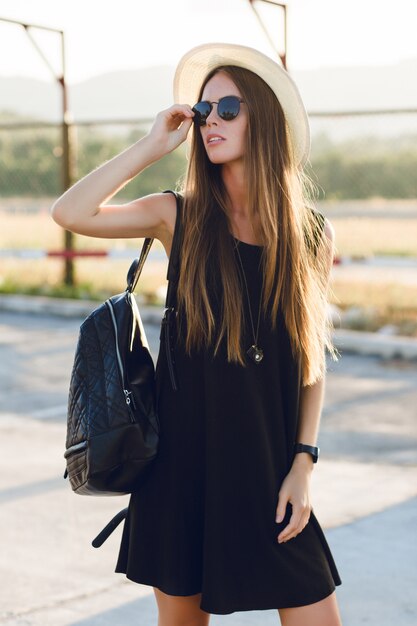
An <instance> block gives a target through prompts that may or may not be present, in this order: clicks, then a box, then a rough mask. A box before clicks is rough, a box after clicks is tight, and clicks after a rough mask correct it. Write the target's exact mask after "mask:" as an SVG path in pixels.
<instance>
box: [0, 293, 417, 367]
mask: <svg viewBox="0 0 417 626" xmlns="http://www.w3.org/2000/svg"><path fill="white" fill-rule="evenodd" d="M100 304H101V302H99V301H96V300H73V299H69V298H50V297H48V296H25V295H15V294H10V295H9V294H0V311H7V312H13V313H33V314H44V315H45V314H48V315H57V316H59V317H65V318H75V319H80V320H83V319H85V318H86V317H87V316H88V315H89V314H90V313H91V312H92V311H93V310H94V309H95V308H96V307H98V306H99V305H100ZM138 304H139V307H140V314H141V318H142V321H143V323H144V324H154V325H156V326H159V325H160V323H161V320H162V317H163V312H164V307H163V306H150V305H145V304H141V303H140V302H139V303H138ZM333 341H334V345H335V347H336V348H337V349H338V350H339V351H340V352H341V353H342V352H352V353H354V354H361V355H364V356H379V357H382V358H384V359H395V358H399V359H404V360H407V361H414V360H415V361H417V339H414V338H412V337H402V336H397V337H396V336H392V335H382V334H379V333H369V332H362V331H358V330H347V329H340V328H339V329H335V330H334V333H333Z"/></svg>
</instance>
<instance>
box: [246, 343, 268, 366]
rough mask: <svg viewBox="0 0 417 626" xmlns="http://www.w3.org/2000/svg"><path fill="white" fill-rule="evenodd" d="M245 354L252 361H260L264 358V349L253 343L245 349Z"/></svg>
mask: <svg viewBox="0 0 417 626" xmlns="http://www.w3.org/2000/svg"><path fill="white" fill-rule="evenodd" d="M246 354H248V355H249V356H250V358H251V359H252V361H255V363H260V362H261V361H262V359H263V358H264V351H263V350H262V349H261V348H258V346H255V345H253V346H251V347H250V348H249V350H247V352H246Z"/></svg>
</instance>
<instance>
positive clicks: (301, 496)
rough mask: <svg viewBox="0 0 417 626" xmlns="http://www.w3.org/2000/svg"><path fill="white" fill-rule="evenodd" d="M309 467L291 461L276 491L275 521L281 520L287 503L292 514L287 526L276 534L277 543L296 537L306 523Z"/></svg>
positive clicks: (308, 511)
mask: <svg viewBox="0 0 417 626" xmlns="http://www.w3.org/2000/svg"><path fill="white" fill-rule="evenodd" d="M311 471H312V470H311V469H309V468H307V467H305V466H304V465H301V464H297V463H293V465H292V467H291V470H290V471H289V472H288V474H287V475H286V477H285V478H284V480H283V482H282V484H281V489H280V490H279V493H278V506H277V510H276V522H277V523H279V522H282V520H283V519H284V516H285V511H286V508H287V503H288V502H290V503H291V505H292V515H291V518H290V520H289V522H288V524H287V526H286V527H285V528H284V529H283V530H282V532H280V534H279V535H278V543H283V542H285V541H288V540H289V539H292V538H293V537H296V536H297V535H298V534H299V533H300V532H301V531H302V530H303V528H304V527H305V526H306V525H307V523H308V520H309V518H310V513H311V510H312V507H311V504H310V478H311Z"/></svg>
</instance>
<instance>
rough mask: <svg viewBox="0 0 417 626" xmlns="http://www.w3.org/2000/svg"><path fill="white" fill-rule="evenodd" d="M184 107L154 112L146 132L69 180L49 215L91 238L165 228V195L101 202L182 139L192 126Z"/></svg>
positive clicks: (188, 109)
mask: <svg viewBox="0 0 417 626" xmlns="http://www.w3.org/2000/svg"><path fill="white" fill-rule="evenodd" d="M193 115H194V113H193V112H192V111H191V107H190V106H189V105H179V104H178V105H173V106H171V107H170V108H169V109H166V110H164V111H161V112H160V113H158V115H157V117H156V120H155V123H154V125H153V127H152V129H151V130H150V132H149V133H148V134H147V135H146V136H145V137H143V138H142V139H140V140H139V141H137V142H136V143H134V144H133V145H131V146H130V147H129V148H127V149H126V150H124V151H123V152H121V153H120V154H118V155H116V156H115V157H113V158H112V159H111V160H110V161H107V162H106V163H104V164H103V165H101V166H100V167H98V168H97V169H95V170H93V171H92V172H90V173H89V174H87V175H86V176H85V177H84V178H82V179H81V180H79V181H78V182H77V183H75V184H74V185H73V186H72V187H70V189H68V190H67V191H66V192H65V193H64V194H63V195H62V196H60V197H59V198H58V199H57V200H56V202H55V203H54V204H53V206H52V207H51V215H52V218H53V219H54V220H55V221H56V222H57V223H58V224H60V225H61V226H63V227H64V228H66V229H67V230H71V231H72V232H75V233H79V234H82V235H89V236H91V237H147V236H149V237H158V238H159V236H160V234H161V230H163V229H164V228H166V219H167V211H168V207H169V205H168V203H170V202H171V201H170V200H166V198H167V194H160V193H156V194H151V195H148V196H145V197H143V198H139V199H137V200H134V201H132V202H128V203H126V204H119V205H110V204H105V203H106V202H107V201H108V200H110V199H111V198H112V197H113V196H114V195H115V194H116V193H117V192H118V191H119V190H120V189H121V188H122V187H124V186H125V185H126V184H127V183H128V182H129V181H130V180H132V178H134V177H135V176H137V175H138V174H139V173H140V172H142V171H143V170H144V169H146V168H147V167H148V166H149V165H151V164H152V163H154V162H156V161H158V160H159V159H160V158H161V157H163V156H164V155H165V154H168V153H169V152H171V151H172V150H174V149H175V148H176V147H177V146H178V145H180V143H182V142H183V141H184V140H185V139H186V137H187V134H188V131H189V129H190V127H191V124H192V117H193Z"/></svg>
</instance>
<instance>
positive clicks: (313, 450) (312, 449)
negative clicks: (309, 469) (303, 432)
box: [294, 443, 320, 463]
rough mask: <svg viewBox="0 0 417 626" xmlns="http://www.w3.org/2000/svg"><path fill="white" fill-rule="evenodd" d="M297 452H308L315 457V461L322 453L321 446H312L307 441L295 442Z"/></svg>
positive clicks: (315, 461) (295, 451)
mask: <svg viewBox="0 0 417 626" xmlns="http://www.w3.org/2000/svg"><path fill="white" fill-rule="evenodd" d="M297 452H308V453H309V454H311V456H312V457H313V463H317V460H318V458H319V454H320V448H318V447H317V446H310V445H308V444H306V443H295V444H294V453H295V454H296V453H297Z"/></svg>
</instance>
